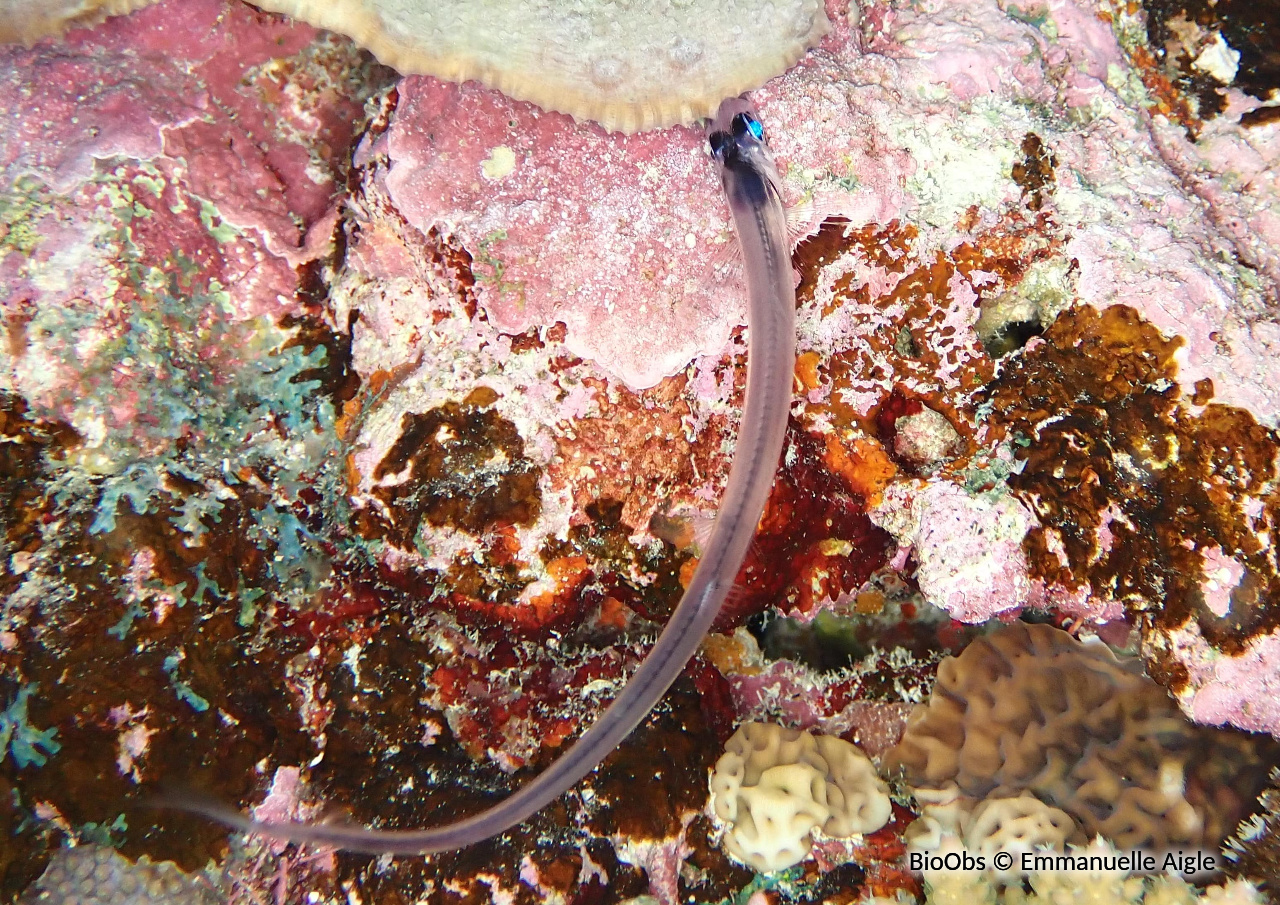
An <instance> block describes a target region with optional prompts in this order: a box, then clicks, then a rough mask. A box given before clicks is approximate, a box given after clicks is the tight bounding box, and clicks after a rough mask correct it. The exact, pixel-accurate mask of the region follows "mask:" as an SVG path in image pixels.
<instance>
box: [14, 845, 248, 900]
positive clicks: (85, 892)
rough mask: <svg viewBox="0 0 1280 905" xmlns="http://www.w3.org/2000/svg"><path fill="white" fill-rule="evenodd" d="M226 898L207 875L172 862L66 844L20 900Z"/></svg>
mask: <svg viewBox="0 0 1280 905" xmlns="http://www.w3.org/2000/svg"><path fill="white" fill-rule="evenodd" d="M221 901H224V898H223V896H222V895H221V893H220V891H219V890H217V889H215V888H214V887H213V886H212V885H211V884H209V883H208V882H207V881H204V880H202V879H200V878H196V877H192V876H190V875H188V874H185V873H183V872H182V871H181V870H179V869H178V868H177V867H176V866H175V865H174V864H173V863H172V862H169V861H164V862H161V863H159V864H155V863H152V862H151V860H150V859H149V858H147V857H145V856H144V857H143V858H141V859H139V860H138V861H136V862H134V861H130V860H129V859H127V858H124V857H122V856H120V855H119V854H117V853H116V852H115V851H113V850H112V849H110V848H107V847H105V846H98V845H83V846H78V847H76V848H64V849H62V850H61V851H59V852H58V853H57V854H56V855H55V856H54V857H53V858H52V860H50V862H49V866H48V867H47V868H45V871H44V873H43V874H41V875H40V879H38V880H37V881H36V882H35V884H34V885H33V886H32V888H31V889H30V890H28V892H27V893H26V895H24V896H23V897H22V899H21V900H20V905H215V903H218V902H221Z"/></svg>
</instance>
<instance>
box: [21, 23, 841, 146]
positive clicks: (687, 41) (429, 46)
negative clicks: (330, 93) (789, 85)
mask: <svg viewBox="0 0 1280 905" xmlns="http://www.w3.org/2000/svg"><path fill="white" fill-rule="evenodd" d="M148 2H150V0H96V2H94V0H88V2H86V0H55V2H50V3H41V4H31V3H27V2H25V0H0V41H32V40H35V39H36V38H39V37H41V36H43V35H46V34H51V33H56V32H59V31H62V30H64V29H65V28H67V27H69V26H71V25H78V24H86V23H90V22H93V21H95V20H97V19H101V18H103V17H104V16H107V15H114V14H117V13H124V12H129V11H130V10H132V9H137V8H139V7H142V6H145V5H147V3H148ZM256 5H258V6H260V7H262V8H263V9H266V10H270V11H273V12H279V13H285V14H287V15H290V16H294V17H295V18H298V19H302V20H304V21H306V22H310V23H311V24H312V25H316V26H319V27H321V28H327V29H330V30H331V31H336V32H340V33H342V34H345V35H349V36H350V37H351V38H353V39H354V40H355V41H356V42H357V43H359V44H361V45H362V46H364V47H367V48H368V49H369V50H371V51H373V53H374V54H375V55H376V56H377V57H378V59H379V60H381V61H382V62H383V63H386V64H387V65H388V66H393V67H395V68H396V69H398V70H400V71H401V72H402V73H406V74H408V73H418V74H425V75H433V76H436V77H437V78H441V79H447V80H449V81H454V82H462V81H466V80H467V79H474V80H476V81H477V82H480V83H481V84H484V85H487V86H489V87H490V88H497V89H498V90H499V91H502V92H503V93H504V94H507V95H508V96H510V97H513V98H516V99H517V100H524V101H530V102H532V103H535V104H537V105H538V106H540V107H543V108H544V109H547V110H556V111H559V112H562V113H568V114H569V115H570V116H572V117H574V118H575V119H579V120H584V119H586V120H594V121H595V122H598V123H600V124H601V125H602V126H604V127H605V128H606V129H609V130H611V131H619V132H637V131H640V130H642V129H654V128H660V127H663V126H671V125H675V124H676V123H690V122H692V121H694V120H696V119H698V118H700V117H704V116H710V115H711V114H712V113H714V112H715V110H716V107H717V106H718V105H719V104H720V101H721V100H723V99H724V98H726V97H732V96H734V95H737V94H741V93H742V92H744V91H748V90H750V89H752V88H757V87H759V86H760V85H762V84H764V83H765V82H766V81H768V80H769V79H771V78H773V77H774V76H776V75H779V74H781V73H782V72H784V71H786V70H787V69H788V68H789V67H790V66H792V65H793V64H794V63H795V62H796V61H797V60H798V59H800V57H801V56H802V55H803V54H804V52H805V51H806V50H808V49H809V48H810V47H813V46H814V45H815V44H817V43H818V41H819V40H820V39H821V38H822V36H823V35H825V34H826V33H827V31H828V30H829V29H830V27H831V25H830V23H829V22H828V21H827V15H826V11H825V9H824V7H823V4H822V2H821V0H738V2H737V3H735V4H725V3H722V2H718V0H632V2H629V3H616V2H605V0H344V2H333V0H323V2H318V0H258V2H257V4H256ZM655 48H663V50H661V51H660V52H655Z"/></svg>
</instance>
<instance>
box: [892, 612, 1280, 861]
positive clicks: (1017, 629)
mask: <svg viewBox="0 0 1280 905" xmlns="http://www.w3.org/2000/svg"><path fill="white" fill-rule="evenodd" d="M1268 756H1274V751H1273V746H1272V745H1270V743H1269V740H1265V739H1261V738H1254V737H1250V736H1247V735H1244V734H1242V733H1232V732H1225V731H1222V730H1216V729H1210V728H1206V727H1201V726H1195V725H1193V724H1191V723H1189V722H1188V721H1187V720H1186V719H1185V718H1184V717H1183V716H1182V714H1181V712H1180V711H1179V710H1178V708H1177V706H1176V704H1174V702H1173V701H1172V700H1171V699H1170V698H1169V696H1168V694H1167V692H1166V691H1165V690H1164V689H1163V688H1161V687H1160V686H1159V685H1157V684H1156V683H1154V682H1152V681H1151V680H1150V679H1148V678H1147V677H1146V676H1144V675H1143V674H1142V669H1141V665H1140V663H1139V662H1138V661H1137V660H1128V659H1124V660H1122V659H1118V658H1117V657H1116V656H1115V655H1114V654H1113V653H1112V652H1111V651H1110V649H1109V648H1107V647H1106V646H1104V645H1102V644H1098V643H1095V644H1083V643H1081V642H1079V641H1077V640H1076V639H1075V638H1073V637H1071V636H1070V635H1069V634H1067V633H1066V632H1063V631H1060V630H1058V629H1056V628H1053V627H1051V626H1047V625H1028V624H1025V623H1013V624H1012V625H1008V626H1005V627H1002V628H1001V629H999V630H997V631H996V632H993V633H992V634H991V635H988V636H986V637H984V638H980V639H978V640H977V641H975V642H973V643H972V644H971V645H969V647H967V648H966V649H965V650H964V651H963V652H962V653H961V654H960V656H958V657H954V658H949V659H947V660H945V661H943V663H942V665H941V666H940V667H939V669H938V681H937V684H936V685H935V686H934V690H933V695H932V697H931V698H930V700H929V703H928V704H926V705H921V706H919V707H917V708H916V711H915V712H914V713H913V714H912V716H911V718H910V719H909V720H908V723H907V730H906V733H905V734H904V735H903V738H902V741H901V742H900V743H899V745H898V746H897V747H896V748H895V749H893V750H892V751H891V752H890V753H889V754H888V756H887V757H886V761H885V766H886V769H888V770H891V771H892V770H900V771H902V773H903V775H904V777H905V779H906V781H907V783H908V784H909V785H911V786H912V787H914V788H915V790H916V794H917V798H918V799H919V800H920V801H921V803H922V804H923V805H926V809H928V808H929V807H940V808H946V809H959V810H961V811H962V812H964V815H963V817H962V818H961V820H960V821H959V822H960V825H961V826H973V824H974V821H975V819H976V818H977V817H978V811H977V810H976V809H977V807H978V806H979V803H980V802H982V801H984V800H988V799H1015V798H1017V797H1018V796H1019V795H1021V794H1022V793H1024V792H1029V793H1031V794H1032V795H1034V796H1035V797H1036V798H1037V799H1039V800H1040V801H1042V802H1044V803H1045V804H1047V805H1050V806H1051V807H1053V808H1056V809H1060V810H1061V811H1062V812H1065V813H1066V814H1068V815H1070V817H1071V819H1072V820H1074V822H1075V824H1076V831H1075V833H1074V834H1073V835H1072V837H1071V839H1070V841H1072V842H1084V841H1087V840H1089V839H1092V838H1093V837H1094V836H1096V835H1099V834H1100V835H1102V836H1103V837H1104V838H1106V839H1109V840H1110V841H1111V842H1113V843H1114V844H1115V845H1117V846H1119V847H1121V848H1129V847H1135V846H1136V847H1150V848H1157V849H1159V848H1166V847H1169V846H1175V847H1176V846H1180V845H1181V846H1199V845H1203V846H1212V845H1216V844H1218V843H1219V842H1221V840H1222V839H1223V838H1224V837H1225V836H1226V834H1227V833H1228V832H1229V831H1230V830H1231V829H1232V827H1233V826H1234V824H1235V821H1236V820H1238V819H1239V818H1240V816H1241V814H1242V811H1243V809H1244V807H1245V806H1247V804H1248V803H1249V802H1250V800H1251V798H1252V794H1251V790H1252V789H1253V788H1254V786H1256V785H1257V784H1258V782H1259V781H1260V780H1261V778H1262V776H1263V775H1264V771H1265V766H1264V762H1265V760H1266V758H1267V757H1268Z"/></svg>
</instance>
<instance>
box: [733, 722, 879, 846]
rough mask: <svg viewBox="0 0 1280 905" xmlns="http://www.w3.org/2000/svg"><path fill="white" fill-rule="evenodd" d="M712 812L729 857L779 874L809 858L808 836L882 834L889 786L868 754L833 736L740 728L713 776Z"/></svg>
mask: <svg viewBox="0 0 1280 905" xmlns="http://www.w3.org/2000/svg"><path fill="white" fill-rule="evenodd" d="M711 808H712V810H713V811H714V812H715V815H716V816H717V817H718V818H720V820H722V821H724V823H725V836H724V846H725V848H726V849H727V850H728V852H729V854H731V855H733V856H734V857H735V858H737V859H738V860H739V861H741V862H742V863H744V864H747V865H750V866H751V867H754V868H755V869H756V870H761V871H772V870H783V869H785V868H788V867H790V866H792V865H793V864H798V863H799V862H800V861H802V860H803V859H804V857H805V855H807V854H808V853H809V848H810V846H811V844H812V843H811V839H810V834H811V833H812V832H813V831H814V830H815V829H821V830H822V832H824V833H826V834H827V835H828V836H837V837H844V836H852V835H853V834H855V833H870V832H874V831H875V830H878V829H880V827H882V826H884V824H885V822H886V821H888V819H889V815H890V813H891V811H892V805H891V804H890V801H889V794H888V787H887V786H886V785H885V784H884V782H883V781H882V780H881V779H880V777H879V776H877V775H876V770H875V767H874V766H872V764H871V761H870V760H868V759H867V756H866V755H865V754H863V753H862V752H861V751H859V750H858V749H857V747H855V746H854V745H851V744H850V743H849V742H846V741H844V740H843V739H839V738H835V737H833V736H827V735H820V736H816V737H815V736H813V735H810V734H809V733H808V732H801V731H800V730H798V729H784V728H783V727H782V726H775V725H772V724H769V723H744V724H743V725H742V726H741V727H740V728H739V729H738V731H737V732H735V733H734V734H733V737H732V738H730V739H729V741H728V742H727V743H726V744H725V753H724V755H723V756H721V758H720V760H719V761H717V762H716V767H715V770H714V771H713V772H712V774H711Z"/></svg>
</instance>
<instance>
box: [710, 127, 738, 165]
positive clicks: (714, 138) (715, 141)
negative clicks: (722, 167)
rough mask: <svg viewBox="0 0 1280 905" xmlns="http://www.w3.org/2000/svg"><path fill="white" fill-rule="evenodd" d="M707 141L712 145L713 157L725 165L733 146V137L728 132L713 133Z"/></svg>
mask: <svg viewBox="0 0 1280 905" xmlns="http://www.w3.org/2000/svg"><path fill="white" fill-rule="evenodd" d="M707 141H708V142H709V143H710V145H711V156H712V157H714V158H715V159H716V160H718V161H720V162H721V163H723V162H724V158H725V155H726V154H727V153H728V152H729V146H730V145H732V144H733V136H732V135H730V134H729V133H728V132H712V133H711V135H710V136H709V137H708V138H707Z"/></svg>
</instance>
